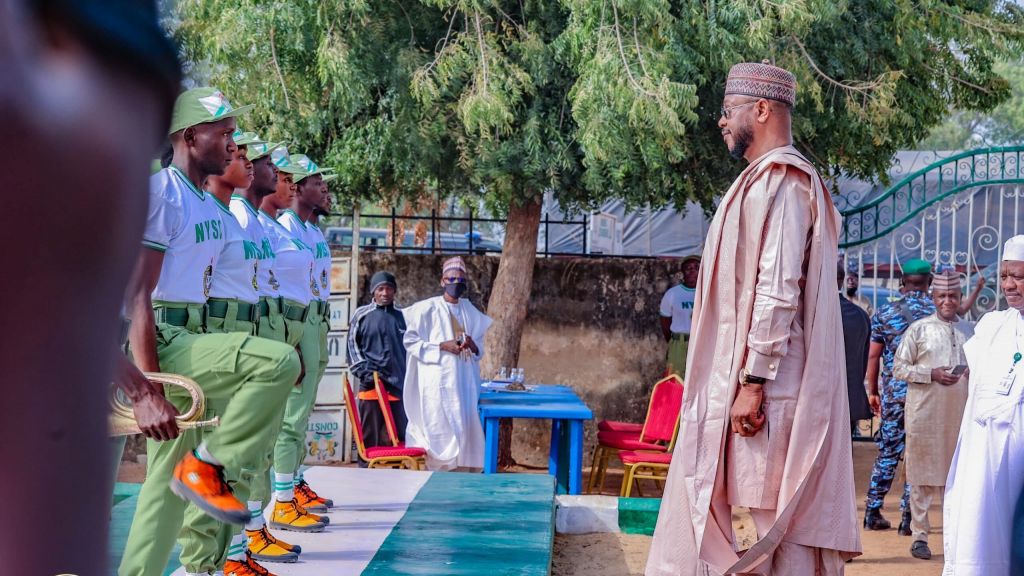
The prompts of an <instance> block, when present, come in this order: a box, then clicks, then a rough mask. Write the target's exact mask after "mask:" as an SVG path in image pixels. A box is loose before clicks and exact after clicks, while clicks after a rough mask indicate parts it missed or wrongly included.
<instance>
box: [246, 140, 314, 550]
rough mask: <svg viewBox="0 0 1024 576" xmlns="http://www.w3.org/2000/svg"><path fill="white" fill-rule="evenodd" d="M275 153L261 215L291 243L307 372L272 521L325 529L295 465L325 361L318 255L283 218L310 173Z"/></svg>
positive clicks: (293, 404) (287, 281)
mask: <svg viewBox="0 0 1024 576" xmlns="http://www.w3.org/2000/svg"><path fill="white" fill-rule="evenodd" d="M271 158H272V161H273V162H274V165H275V166H276V167H277V169H278V170H279V172H280V177H279V178H278V183H277V190H276V192H275V193H274V194H270V195H268V196H267V197H265V198H264V199H263V202H262V204H261V210H260V221H261V222H262V223H263V225H264V228H265V229H267V230H268V233H270V234H272V235H275V236H277V237H278V238H279V239H280V243H281V245H282V247H285V248H287V249H288V252H287V255H286V256H285V254H283V253H282V252H278V262H280V261H281V260H282V259H283V258H285V257H287V261H288V265H287V266H284V265H282V266H278V267H277V268H278V274H277V276H278V281H279V282H280V285H281V288H280V289H281V296H282V299H283V301H284V302H285V303H286V306H289V303H290V305H291V306H300V305H301V306H302V309H303V311H304V314H303V315H302V316H301V318H300V319H299V320H298V322H301V323H302V327H301V338H300V340H299V357H300V358H302V362H303V369H304V374H303V378H302V382H301V383H300V384H299V386H298V387H296V388H295V389H294V390H293V391H292V393H291V394H290V395H289V396H288V401H287V403H286V405H285V410H284V416H283V418H282V421H281V429H280V431H279V433H278V436H277V441H276V443H275V445H274V485H273V492H274V497H273V500H274V508H273V511H272V513H271V520H270V526H271V527H272V528H277V529H280V530H293V531H299V532H321V531H323V529H324V527H325V526H327V524H328V523H329V522H330V520H329V519H328V518H327V517H326V516H319V515H317V514H314V513H312V512H310V511H309V510H307V509H306V508H304V507H303V506H302V505H301V504H299V502H298V500H297V499H296V497H295V489H294V478H295V476H294V475H295V470H297V469H298V467H299V465H301V464H302V457H303V455H304V454H305V440H306V425H307V419H308V408H306V407H307V406H308V405H309V394H310V392H312V393H313V395H314V397H315V393H316V389H315V386H316V381H315V378H316V376H317V373H318V367H319V364H320V344H319V317H318V316H317V314H316V312H317V310H314V304H315V302H314V299H315V298H316V297H317V294H315V293H314V290H313V289H314V288H315V287H316V285H315V284H314V278H313V275H314V267H315V259H314V253H313V251H312V249H311V248H310V247H309V246H308V245H307V244H306V243H305V242H304V241H303V237H302V236H300V235H296V234H293V233H292V232H291V231H290V230H289V229H288V228H287V227H286V226H285V225H284V224H282V221H281V216H282V214H284V213H285V212H286V211H288V210H289V209H290V207H291V205H292V202H293V200H294V198H295V196H296V194H297V193H298V186H297V184H296V183H295V182H296V181H297V180H302V179H304V178H306V177H307V176H308V174H307V173H306V171H305V170H304V169H303V168H302V167H301V166H299V165H298V164H295V163H293V162H292V161H291V157H290V156H289V154H288V150H287V148H284V147H280V148H278V149H276V150H274V152H273V153H272V154H271ZM293 179H294V180H293ZM282 249H283V248H282ZM295 309H296V310H297V308H295ZM304 414H305V417H304V416H303V415H304Z"/></svg>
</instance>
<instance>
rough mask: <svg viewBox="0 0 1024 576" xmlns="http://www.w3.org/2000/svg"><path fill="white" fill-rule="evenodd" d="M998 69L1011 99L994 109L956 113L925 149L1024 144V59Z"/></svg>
mask: <svg viewBox="0 0 1024 576" xmlns="http://www.w3.org/2000/svg"><path fill="white" fill-rule="evenodd" d="M995 70H996V73H998V74H999V75H1000V76H1002V77H1004V78H1006V80H1007V81H1008V82H1009V84H1010V92H1011V96H1010V99H1009V100H1007V101H1005V102H1003V103H1002V104H1000V105H998V106H996V107H995V108H994V109H992V111H991V112H981V111H963V110H957V111H955V112H953V114H951V115H950V117H949V118H948V119H947V120H946V121H945V122H943V123H942V124H940V125H939V126H937V127H936V128H934V129H933V130H932V132H931V134H929V136H928V138H927V139H925V140H924V141H923V142H921V145H920V147H921V148H924V149H930V150H961V149H967V148H977V147H981V146H1011V145H1016V144H1022V143H1024V62H1020V61H1017V62H1003V63H1000V64H997V65H996V67H995Z"/></svg>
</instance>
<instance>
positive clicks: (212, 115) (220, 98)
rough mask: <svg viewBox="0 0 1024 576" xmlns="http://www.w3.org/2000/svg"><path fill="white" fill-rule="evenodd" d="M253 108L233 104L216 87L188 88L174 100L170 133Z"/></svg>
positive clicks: (242, 112) (229, 116)
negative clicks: (236, 106)
mask: <svg viewBox="0 0 1024 576" xmlns="http://www.w3.org/2000/svg"><path fill="white" fill-rule="evenodd" d="M251 109H252V106H251V105H249V106H239V107H238V108H235V107H233V106H231V103H230V102H228V99H227V98H226V97H225V96H224V93H223V92H221V91H220V90H218V89H216V88H211V87H209V86H205V87H202V88H193V89H191V90H186V91H184V92H182V93H181V95H179V96H178V99H177V100H175V102H174V112H173V113H172V114H171V129H170V131H168V134H174V133H175V132H177V131H179V130H184V129H185V128H188V127H189V126H195V125H197V124H206V123H207V122H216V121H218V120H222V119H224V118H231V117H233V116H239V115H241V114H244V113H246V112H248V111H249V110H251Z"/></svg>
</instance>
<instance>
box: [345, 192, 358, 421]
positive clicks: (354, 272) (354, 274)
mask: <svg viewBox="0 0 1024 576" xmlns="http://www.w3.org/2000/svg"><path fill="white" fill-rule="evenodd" d="M359 220H360V218H359V200H356V201H355V202H353V203H352V269H351V270H349V282H350V284H349V286H350V287H351V290H352V300H354V302H353V303H354V304H356V305H358V304H359ZM346 409H348V408H347V407H346Z"/></svg>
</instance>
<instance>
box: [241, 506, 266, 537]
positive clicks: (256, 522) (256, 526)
mask: <svg viewBox="0 0 1024 576" xmlns="http://www.w3.org/2000/svg"><path fill="white" fill-rule="evenodd" d="M249 515H250V516H251V518H249V521H248V522H246V523H245V529H246V530H260V529H262V528H263V524H264V523H265V522H264V520H263V502H259V501H257V500H249Z"/></svg>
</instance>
